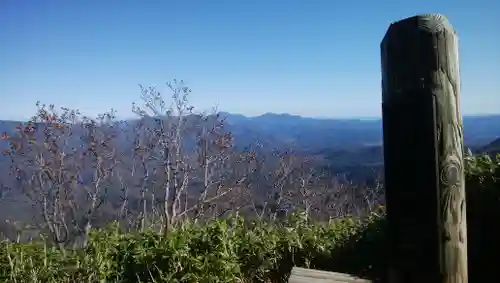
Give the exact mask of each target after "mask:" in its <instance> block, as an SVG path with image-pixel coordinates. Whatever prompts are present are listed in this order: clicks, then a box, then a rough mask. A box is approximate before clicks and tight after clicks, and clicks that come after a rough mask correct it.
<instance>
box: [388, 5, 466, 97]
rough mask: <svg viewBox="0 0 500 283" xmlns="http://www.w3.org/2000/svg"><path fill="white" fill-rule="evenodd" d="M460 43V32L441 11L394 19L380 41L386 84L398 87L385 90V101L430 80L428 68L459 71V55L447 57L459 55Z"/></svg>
mask: <svg viewBox="0 0 500 283" xmlns="http://www.w3.org/2000/svg"><path fill="white" fill-rule="evenodd" d="M457 46H458V36H457V33H456V31H455V29H454V28H453V27H452V26H451V24H450V22H449V21H448V19H447V18H446V17H445V16H443V15H441V14H422V15H416V16H413V17H410V18H406V19H403V20H400V21H397V22H394V23H392V24H391V25H390V26H389V28H388V29H387V32H386V34H385V36H384V38H383V40H382V42H381V44H380V47H381V53H382V54H381V57H382V81H383V82H382V83H383V86H382V87H383V88H385V87H384V84H394V83H395V84H396V85H397V86H398V87H397V88H394V86H393V87H392V89H393V91H392V92H388V91H384V92H383V93H382V101H383V102H386V101H387V100H388V99H391V100H392V98H393V97H394V96H393V94H394V93H395V91H396V92H398V93H402V94H403V93H405V91H404V90H405V89H417V88H418V87H417V85H422V84H424V83H426V81H425V80H424V75H426V74H428V70H429V69H433V68H438V65H439V66H440V67H445V69H447V73H449V74H455V73H456V71H457V70H458V66H456V63H458V59H457V60H456V62H452V61H450V60H448V59H447V58H446V57H449V56H451V57H455V56H458V50H457ZM438 53H439V54H441V55H437V54H438ZM453 60H454V59H453ZM438 61H439V62H438ZM448 64H450V65H449V66H448ZM448 69H449V70H448ZM388 73H390V74H388ZM389 75H390V76H391V77H390V78H389V77H387V76H389ZM403 77H404V79H403ZM409 77H412V79H409ZM426 79H429V78H426ZM402 83H404V84H405V85H401V84H402ZM409 83H411V85H409ZM419 87H420V86H419ZM388 96H390V97H388ZM396 96H398V97H399V95H396Z"/></svg>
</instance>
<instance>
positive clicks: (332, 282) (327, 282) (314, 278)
mask: <svg viewBox="0 0 500 283" xmlns="http://www.w3.org/2000/svg"><path fill="white" fill-rule="evenodd" d="M288 282H289V283H304V282H308V283H320V282H321V283H341V282H342V283H351V282H353V283H354V282H356V283H371V282H372V281H370V280H367V279H362V278H359V277H356V276H353V275H349V274H344V273H337V272H328V271H322V270H314V269H307V268H300V267H294V268H293V269H292V273H291V275H290V279H288Z"/></svg>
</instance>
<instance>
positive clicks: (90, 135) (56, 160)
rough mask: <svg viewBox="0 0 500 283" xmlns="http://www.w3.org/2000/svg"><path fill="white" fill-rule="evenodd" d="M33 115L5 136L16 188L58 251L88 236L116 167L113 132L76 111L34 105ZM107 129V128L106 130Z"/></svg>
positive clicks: (107, 118) (108, 116)
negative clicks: (37, 213)
mask: <svg viewBox="0 0 500 283" xmlns="http://www.w3.org/2000/svg"><path fill="white" fill-rule="evenodd" d="M37 107H38V112H37V114H36V115H35V116H34V117H33V118H32V119H31V120H30V121H29V122H28V123H27V124H21V125H19V126H18V128H17V132H16V134H15V135H14V136H9V137H6V139H7V140H8V141H9V145H10V148H9V150H8V151H7V154H8V155H9V156H10V157H11V163H12V167H11V168H12V171H13V175H14V176H15V178H16V181H17V182H16V185H17V188H18V189H20V190H21V191H22V192H23V193H24V194H25V195H27V196H28V197H29V198H30V199H31V200H32V202H33V203H34V204H35V205H36V206H37V207H38V209H39V211H40V212H41V216H42V218H43V223H44V224H45V225H44V227H41V228H44V229H47V230H48V232H49V233H50V236H51V238H52V240H53V242H54V243H55V244H56V245H57V246H58V247H59V248H60V249H61V250H64V247H65V246H66V245H67V244H69V243H71V242H74V240H75V239H76V238H79V237H80V238H81V237H83V244H85V243H86V236H87V235H88V233H89V231H90V229H91V227H92V218H93V215H94V213H95V211H96V210H97V208H98V207H99V206H100V204H101V203H102V199H101V195H102V189H103V186H105V185H106V184H107V182H108V181H109V177H110V176H111V172H112V170H113V168H114V166H115V162H114V158H113V157H114V150H113V146H112V140H113V138H114V135H113V132H112V131H105V130H103V129H105V127H104V126H105V124H106V123H108V122H109V121H110V120H112V119H113V114H112V113H111V114H109V113H108V114H105V115H101V116H100V117H99V118H98V120H92V119H90V118H87V117H83V116H82V115H81V114H80V113H79V112H78V111H77V110H70V109H67V108H62V109H61V110H62V112H61V113H58V111H56V109H55V107H54V106H53V105H49V106H46V105H44V104H43V105H42V104H40V103H37ZM107 130H111V126H110V127H109V128H107Z"/></svg>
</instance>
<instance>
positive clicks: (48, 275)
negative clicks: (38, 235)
mask: <svg viewBox="0 0 500 283" xmlns="http://www.w3.org/2000/svg"><path fill="white" fill-rule="evenodd" d="M499 161H500V159H497V160H491V159H488V158H487V157H477V158H471V157H467V162H468V166H467V209H468V215H467V216H468V243H469V248H468V250H469V275H470V276H469V278H470V281H471V282H482V281H485V282H486V281H488V280H490V279H491V278H494V276H495V275H496V274H495V271H496V270H495V268H496V262H495V257H496V256H497V255H499V254H500V242H499V241H498V240H497V238H498V236H499V235H500V233H499V231H498V229H496V227H497V226H498V225H497V222H498V220H499V219H500V218H499V217H500V182H499V180H498V177H499V176H500V174H499V173H500V169H499V164H500V162H499ZM385 225H387V223H386V221H385V218H384V215H383V213H380V214H375V213H374V214H373V215H372V216H370V217H369V218H367V219H363V220H361V219H343V220H337V221H332V222H330V223H323V224H321V223H311V222H309V221H308V219H306V218H305V217H304V215H303V214H300V213H299V214H295V215H293V217H292V218H291V219H290V220H288V221H287V222H285V223H279V224H277V223H265V222H255V221H250V220H247V221H245V220H243V219H242V218H238V217H234V218H230V219H228V220H217V221H215V220H214V221H212V222H209V223H207V224H205V225H201V226H200V225H192V224H189V223H184V224H183V225H182V226H181V227H178V228H176V229H174V230H173V231H172V232H170V233H169V234H168V235H166V236H163V235H160V234H157V233H154V232H145V233H142V234H131V233H129V234H123V233H120V232H118V229H117V228H116V226H115V225H110V227H109V228H107V229H103V230H98V231H97V230H96V231H94V232H93V233H92V235H91V239H90V242H89V245H88V247H87V248H86V249H84V250H75V251H68V252H67V253H66V254H65V255H62V254H61V253H60V252H59V251H58V250H57V249H55V248H48V247H46V246H45V245H43V244H40V243H29V244H12V243H8V242H3V243H1V244H0V281H2V282H286V281H287V277H288V274H289V272H290V270H291V268H292V267H293V266H294V265H297V266H303V267H310V268H317V269H323V270H332V271H337V272H344V273H351V274H356V275H360V276H363V277H366V278H371V279H373V280H375V281H382V282H383V281H385V276H386V274H387V264H388V257H387V248H386V247H387V243H386V242H385V239H386V237H385V230H386V229H385Z"/></svg>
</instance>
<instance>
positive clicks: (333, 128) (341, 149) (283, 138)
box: [0, 112, 500, 167]
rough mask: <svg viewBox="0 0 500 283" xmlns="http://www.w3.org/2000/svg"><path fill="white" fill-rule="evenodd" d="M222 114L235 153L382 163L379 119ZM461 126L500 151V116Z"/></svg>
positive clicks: (467, 136) (480, 143)
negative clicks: (251, 149)
mask: <svg viewBox="0 0 500 283" xmlns="http://www.w3.org/2000/svg"><path fill="white" fill-rule="evenodd" d="M220 115H221V117H222V118H225V123H226V130H227V131H229V132H231V133H232V135H233V138H234V143H235V146H236V148H240V149H242V148H245V147H248V146H254V145H256V144H258V145H260V146H261V147H262V148H264V149H269V150H273V149H284V148H289V149H293V150H295V151H297V152H301V153H304V154H311V155H321V156H322V157H324V158H326V159H327V160H330V161H331V162H334V163H335V164H336V166H341V167H343V166H348V167H350V166H355V165H360V164H380V163H382V162H383V160H382V148H381V146H382V121H381V119H371V120H369V119H318V118H309V117H301V116H297V115H290V114H274V113H266V114H264V115H260V116H255V117H247V116H244V115H240V114H231V113H227V112H222V113H220ZM129 122H131V121H129ZM132 122H133V121H132ZM18 123H19V122H16V121H1V120H0V132H6V133H7V134H12V133H13V131H14V130H15V127H16V126H17V125H18ZM463 123H464V140H465V145H466V147H468V148H471V149H472V150H473V151H487V152H497V151H495V150H496V148H498V147H499V146H498V143H499V142H500V141H499V140H498V139H499V138H500V115H487V116H486V115H485V116H464V117H463ZM124 130H125V131H127V129H126V128H125V129H124ZM129 130H132V129H129Z"/></svg>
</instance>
